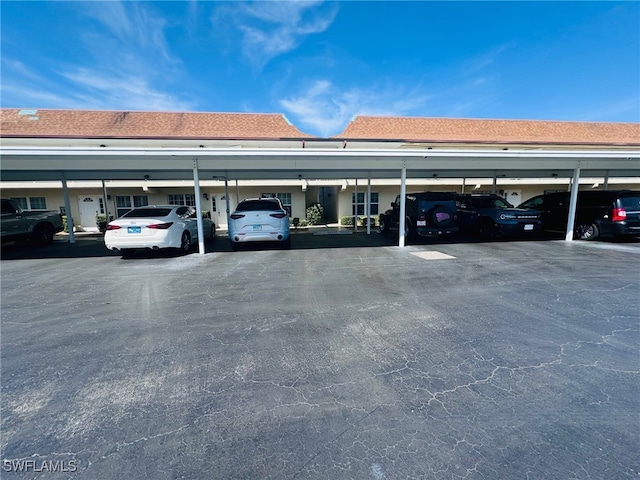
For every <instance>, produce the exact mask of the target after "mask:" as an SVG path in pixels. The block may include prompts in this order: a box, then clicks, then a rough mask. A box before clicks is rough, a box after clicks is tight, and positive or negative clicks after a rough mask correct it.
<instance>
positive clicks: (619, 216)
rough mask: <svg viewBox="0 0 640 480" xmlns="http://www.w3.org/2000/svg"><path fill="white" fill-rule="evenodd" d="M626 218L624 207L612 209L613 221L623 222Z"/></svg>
mask: <svg viewBox="0 0 640 480" xmlns="http://www.w3.org/2000/svg"><path fill="white" fill-rule="evenodd" d="M626 219H627V211H626V210H625V209H624V208H614V209H613V221H614V222H624V221H625V220H626Z"/></svg>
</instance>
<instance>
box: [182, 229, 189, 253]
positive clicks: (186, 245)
mask: <svg viewBox="0 0 640 480" xmlns="http://www.w3.org/2000/svg"><path fill="white" fill-rule="evenodd" d="M180 250H182V252H184V253H188V252H189V251H190V250H191V236H190V235H189V233H188V232H182V238H181V239H180Z"/></svg>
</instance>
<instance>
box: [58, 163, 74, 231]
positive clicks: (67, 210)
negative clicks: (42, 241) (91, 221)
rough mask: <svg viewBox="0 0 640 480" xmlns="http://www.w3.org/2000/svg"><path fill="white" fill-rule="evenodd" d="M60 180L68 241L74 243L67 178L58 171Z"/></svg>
mask: <svg viewBox="0 0 640 480" xmlns="http://www.w3.org/2000/svg"><path fill="white" fill-rule="evenodd" d="M60 179H61V180H62V195H63V196H64V211H65V214H66V217H67V230H69V243H76V236H75V234H74V233H73V217H72V215H71V202H70V201H69V189H68V188H67V179H66V177H65V176H64V172H61V173H60Z"/></svg>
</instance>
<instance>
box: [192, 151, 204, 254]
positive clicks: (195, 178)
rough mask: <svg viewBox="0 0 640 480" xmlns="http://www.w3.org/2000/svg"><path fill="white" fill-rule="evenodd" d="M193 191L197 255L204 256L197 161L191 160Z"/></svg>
mask: <svg viewBox="0 0 640 480" xmlns="http://www.w3.org/2000/svg"><path fill="white" fill-rule="evenodd" d="M193 190H194V193H195V195H196V218H197V225H198V253H200V255H204V253H205V251H204V228H203V226H202V207H201V206H200V175H199V173H198V159H197V158H194V159H193Z"/></svg>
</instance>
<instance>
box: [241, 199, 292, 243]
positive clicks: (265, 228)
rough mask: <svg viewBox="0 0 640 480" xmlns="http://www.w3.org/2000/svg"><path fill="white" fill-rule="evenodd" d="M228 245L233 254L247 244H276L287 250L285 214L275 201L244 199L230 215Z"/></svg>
mask: <svg viewBox="0 0 640 480" xmlns="http://www.w3.org/2000/svg"><path fill="white" fill-rule="evenodd" d="M229 241H230V242H231V248H232V249H233V250H236V249H237V248H238V247H239V246H240V245H242V244H245V243H250V242H278V243H279V244H280V245H281V246H283V247H284V248H290V247H291V237H290V232H289V213H288V212H287V210H285V208H284V207H283V206H282V203H280V200H279V199H277V198H246V199H244V200H242V201H241V202H240V203H239V204H238V206H237V207H236V209H235V210H234V211H233V213H232V214H231V215H230V218H229Z"/></svg>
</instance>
